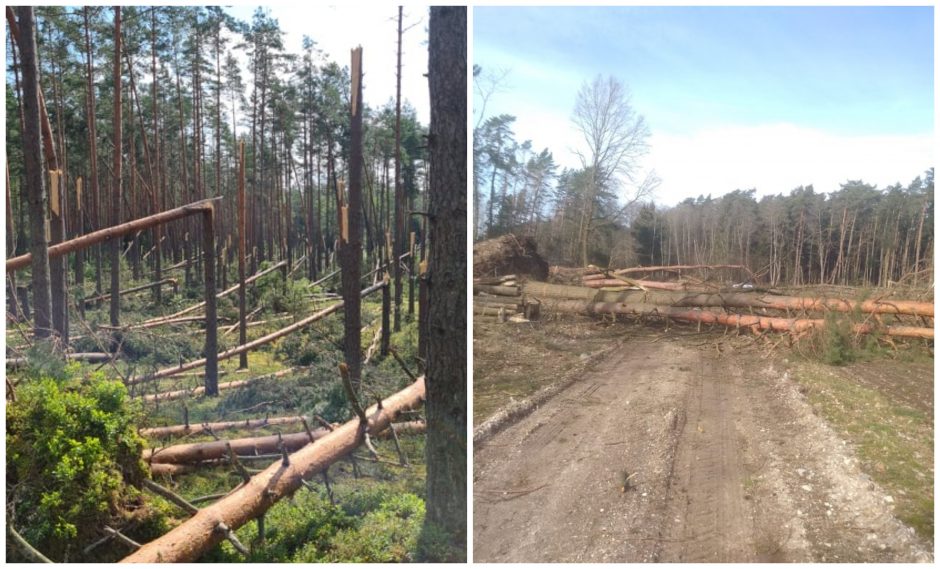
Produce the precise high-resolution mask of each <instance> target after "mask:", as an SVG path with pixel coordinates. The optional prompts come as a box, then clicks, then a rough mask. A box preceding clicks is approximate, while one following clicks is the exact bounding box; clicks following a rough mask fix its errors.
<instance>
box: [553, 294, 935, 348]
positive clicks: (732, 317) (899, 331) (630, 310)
mask: <svg viewBox="0 0 940 569" xmlns="http://www.w3.org/2000/svg"><path fill="white" fill-rule="evenodd" d="M551 309H552V310H555V311H557V312H574V313H579V314H628V315H636V316H641V315H643V316H663V317H665V318H670V319H672V320H679V321H683V322H701V323H703V324H721V325H724V326H734V327H740V328H755V329H758V330H772V331H778V332H806V331H810V330H813V329H816V328H823V327H825V324H826V321H825V320H823V319H808V318H774V317H770V316H755V315H751V314H722V313H719V312H710V311H707V310H685V309H682V308H675V307H668V306H655V305H648V304H639V305H630V304H624V303H615V302H580V301H560V302H556V303H554V304H553V305H552V306H551ZM853 330H854V331H855V332H856V333H859V334H870V333H879V334H885V335H888V336H899V337H906V338H926V339H933V335H934V334H933V328H917V327H914V326H873V325H870V324H856V325H854V326H853Z"/></svg>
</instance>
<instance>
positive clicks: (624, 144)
mask: <svg viewBox="0 0 940 569" xmlns="http://www.w3.org/2000/svg"><path fill="white" fill-rule="evenodd" d="M571 120H572V122H573V123H574V125H575V127H576V128H577V129H578V131H580V132H581V134H582V136H583V137H584V142H585V144H586V149H585V150H582V151H578V152H577V154H578V157H579V158H580V159H581V164H582V166H583V167H584V169H585V170H587V171H588V172H590V174H591V176H590V183H589V184H588V185H587V188H586V189H585V192H586V193H585V195H584V199H583V201H582V208H581V220H580V223H579V231H578V242H579V244H580V248H581V263H582V264H584V265H587V264H588V241H589V240H590V237H591V233H592V231H593V227H594V226H593V224H594V216H595V212H596V211H597V203H598V199H599V198H601V197H603V195H604V194H605V193H607V194H615V193H616V192H617V190H618V189H619V188H620V187H621V185H622V184H623V182H624V181H633V177H634V174H635V173H636V170H637V166H638V162H639V160H640V158H641V157H642V156H643V155H644V154H646V152H647V150H648V145H647V139H648V138H649V134H650V131H649V127H648V126H647V124H646V120H645V119H644V118H643V116H642V115H640V114H638V113H637V112H636V110H635V109H634V108H633V104H632V102H631V99H630V91H629V89H628V88H627V87H626V86H625V85H623V84H622V83H621V82H620V81H618V80H617V79H616V78H614V77H607V78H604V77H602V76H600V75H598V76H597V77H595V78H594V80H593V81H591V82H585V83H584V84H583V85H582V86H581V90H580V91H578V98H577V101H576V102H575V107H574V114H573V115H572V119H571ZM652 187H655V185H651V184H647V183H640V184H637V185H635V186H634V190H633V195H632V196H631V197H630V199H629V200H628V201H629V202H636V201H639V200H640V199H642V198H643V197H645V195H647V194H648V193H649V192H650V191H651V189H652Z"/></svg>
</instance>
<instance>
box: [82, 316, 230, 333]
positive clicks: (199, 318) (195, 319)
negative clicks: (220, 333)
mask: <svg viewBox="0 0 940 569" xmlns="http://www.w3.org/2000/svg"><path fill="white" fill-rule="evenodd" d="M205 319H206V317H205V316H184V317H182V318H171V319H169V320H158V321H154V322H141V323H140V324H129V325H127V326H108V325H105V324H99V325H98V327H99V328H101V329H102V330H144V329H146V328H156V327H158V326H168V325H170V324H186V323H189V322H202V321H203V320H205ZM217 320H218V321H220V322H224V321H225V318H217Z"/></svg>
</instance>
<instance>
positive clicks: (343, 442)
mask: <svg viewBox="0 0 940 569" xmlns="http://www.w3.org/2000/svg"><path fill="white" fill-rule="evenodd" d="M424 398H425V387H424V378H423V377H420V378H418V380H417V381H415V382H414V383H413V384H411V385H410V386H408V387H407V388H405V389H404V390H402V391H400V392H398V393H396V394H394V395H392V396H391V397H388V398H387V399H385V400H384V401H383V402H382V406H381V408H379V407H378V406H376V405H373V406H371V407H369V409H368V410H367V411H366V415H367V416H368V417H369V419H368V424H367V425H362V426H361V425H360V420H359V418H354V419H352V420H350V421H347V422H346V423H344V424H343V425H342V426H340V427H338V428H336V430H334V431H332V432H330V433H329V434H327V435H326V436H324V437H323V438H321V439H319V440H317V441H315V442H314V443H312V444H309V445H307V446H305V447H304V448H302V449H301V450H299V451H297V452H296V453H294V454H292V455H290V457H289V463H288V464H285V463H284V461H278V462H276V463H275V464H272V465H271V466H269V467H268V468H266V469H265V470H263V471H262V472H261V473H259V474H257V475H255V476H253V477H252V478H251V480H249V481H248V482H246V483H245V484H244V485H243V486H241V487H240V488H238V489H237V490H235V491H233V492H232V493H230V494H229V495H228V496H226V497H224V498H222V499H220V500H219V501H217V502H214V503H213V504H212V505H210V506H207V507H205V508H203V509H201V510H199V511H198V512H197V513H196V514H195V515H193V516H192V517H191V518H189V519H187V520H186V521H184V522H183V523H182V524H180V525H179V526H177V527H176V528H174V529H173V530H171V531H169V532H167V533H166V534H164V535H163V536H162V537H160V538H157V539H156V540H154V541H151V542H150V543H147V544H145V545H144V546H143V547H141V548H140V549H138V550H137V551H135V552H134V553H132V554H131V555H129V556H127V557H125V558H124V559H123V560H122V563H179V562H191V561H195V560H197V559H199V557H200V556H202V555H203V554H205V553H206V552H207V551H209V550H210V549H211V548H212V547H214V546H215V545H217V544H218V543H220V542H221V541H222V540H223V539H225V531H224V530H225V529H226V528H229V529H231V530H232V531H234V530H236V529H238V528H240V527H241V526H243V525H244V524H246V523H247V522H249V521H250V520H253V519H255V518H257V517H259V516H261V515H263V514H264V513H265V512H266V511H267V510H268V509H269V508H270V507H271V506H273V505H274V504H275V503H276V502H277V501H278V500H280V499H281V498H283V497H285V496H290V495H291V494H293V493H294V492H295V491H297V489H299V488H300V487H301V485H302V484H303V482H304V481H305V480H309V479H310V478H312V477H313V476H314V475H315V474H319V473H320V472H322V471H323V470H325V469H326V468H327V467H329V466H330V465H331V464H333V463H334V462H336V461H337V460H339V459H340V458H342V457H344V456H346V455H347V454H349V453H350V452H352V451H354V450H355V449H356V448H357V447H359V445H361V444H362V442H363V440H364V438H365V434H366V433H367V432H368V433H378V432H380V431H382V430H384V429H385V428H386V427H388V425H389V424H391V422H392V421H393V420H394V419H395V418H396V417H397V416H398V415H399V414H401V412H403V411H406V410H408V409H412V408H414V407H417V406H418V405H420V404H421V403H423V402H424Z"/></svg>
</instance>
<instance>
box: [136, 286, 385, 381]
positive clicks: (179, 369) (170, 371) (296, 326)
mask: <svg viewBox="0 0 940 569" xmlns="http://www.w3.org/2000/svg"><path fill="white" fill-rule="evenodd" d="M383 286H385V283H384V282H380V283H378V284H375V285H372V286H370V287H369V288H365V289H363V290H362V291H361V292H360V295H361V296H368V295H369V294H372V293H373V292H375V291H377V290H380V289H381V288H382V287H383ZM343 306H344V302H343V301H339V302H337V303H336V304H333V305H330V306H328V307H326V308H324V309H323V310H321V311H319V312H316V313H314V314H312V315H310V316H308V317H306V318H304V319H303V320H299V321H297V322H295V323H293V324H291V325H290V326H287V327H286V328H281V329H280V330H277V331H275V332H271V333H270V334H268V335H266V336H262V337H260V338H258V339H257V340H252V341H251V342H248V343H247V344H242V345H241V346H236V347H234V348H232V349H230V350H226V351H224V352H222V353H220V354H219V356H218V360H219V361H222V360H227V359H229V358H232V357H235V356H237V355H239V354H241V353H242V352H248V351H251V350H253V349H255V348H257V347H259V346H263V345H265V344H270V343H271V342H273V341H274V340H277V339H278V338H282V337H284V336H286V335H288V334H290V333H292V332H296V331H297V330H301V329H303V328H305V327H306V326H309V325H310V324H312V323H314V322H316V321H317V320H320V319H322V318H325V317H326V316H329V315H330V314H333V313H334V312H337V311H339V310H340V309H342V308H343ZM205 364H206V360H205V358H203V359H199V360H194V361H191V362H188V363H185V364H183V365H181V366H176V367H171V368H166V369H162V370H160V371H158V372H156V373H154V374H151V375H145V376H141V377H135V378H131V379H129V380H127V384H128V385H135V384H138V383H144V382H147V381H154V380H157V379H162V378H164V377H172V376H174V375H178V374H180V373H183V372H184V371H190V370H194V369H197V368H199V367H202V366H204V365H205Z"/></svg>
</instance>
